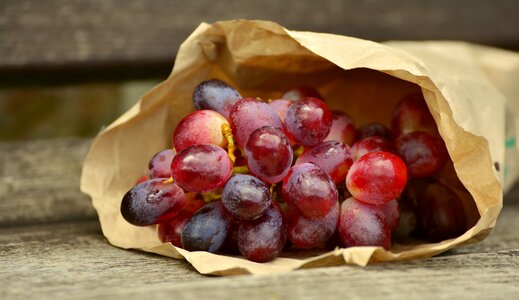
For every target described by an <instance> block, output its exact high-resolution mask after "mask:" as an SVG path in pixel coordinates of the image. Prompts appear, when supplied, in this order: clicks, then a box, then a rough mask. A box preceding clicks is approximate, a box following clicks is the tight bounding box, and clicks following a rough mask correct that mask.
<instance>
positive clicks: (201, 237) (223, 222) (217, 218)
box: [181, 201, 233, 253]
mask: <svg viewBox="0 0 519 300" xmlns="http://www.w3.org/2000/svg"><path fill="white" fill-rule="evenodd" d="M232 222H233V218H232V215H231V214H229V213H228V212H227V211H226V210H225V208H224V207H223V205H222V202H221V201H215V202H211V203H209V204H207V205H205V206H204V207H202V208H200V209H199V210H198V211H197V212H196V213H195V214H194V215H193V217H191V219H190V220H189V221H188V222H187V223H186V225H185V226H184V231H183V232H182V237H181V239H182V248H184V249H186V250H187V251H208V252H211V253H214V252H216V251H218V250H219V249H220V247H222V245H223V243H224V241H225V239H226V237H227V234H228V232H229V229H230V228H231V225H232Z"/></svg>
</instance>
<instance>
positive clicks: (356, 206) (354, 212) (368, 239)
mask: <svg viewBox="0 0 519 300" xmlns="http://www.w3.org/2000/svg"><path fill="white" fill-rule="evenodd" d="M338 231H339V238H340V240H341V243H342V245H343V246H344V247H354V246H380V247H383V248H384V249H386V250H389V249H391V229H390V228H389V224H388V223H387V220H386V217H385V215H384V213H383V212H382V210H381V209H380V208H379V207H377V206H374V205H370V204H365V203H362V202H360V201H357V200H356V199H354V198H353V197H350V198H348V199H346V200H344V202H343V203H342V204H341V210H340V216H339V225H338Z"/></svg>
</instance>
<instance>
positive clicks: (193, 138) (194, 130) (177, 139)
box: [173, 110, 229, 151]
mask: <svg viewBox="0 0 519 300" xmlns="http://www.w3.org/2000/svg"><path fill="white" fill-rule="evenodd" d="M222 125H227V126H228V125H229V122H227V120H226V119H225V118H224V117H223V116H222V115H221V114H219V113H217V112H215V111H212V110H197V111H195V112H192V113H190V114H189V115H187V116H185V117H184V118H183V119H182V120H180V122H179V123H178V125H177V127H176V128H175V132H174V133H173V146H174V147H175V150H177V151H182V150H184V149H186V148H187V147H190V146H194V145H198V144H213V145H216V146H219V147H225V146H226V145H227V140H226V139H225V137H224V135H223V133H222Z"/></svg>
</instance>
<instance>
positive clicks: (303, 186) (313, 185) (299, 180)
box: [282, 163, 338, 218]
mask: <svg viewBox="0 0 519 300" xmlns="http://www.w3.org/2000/svg"><path fill="white" fill-rule="evenodd" d="M282 196H283V199H284V200H285V201H286V202H287V203H288V204H289V205H291V206H293V207H295V208H297V210H298V211H299V212H300V213H301V215H303V216H304V217H307V218H322V217H324V216H326V215H327V214H328V213H329V212H330V210H331V209H332V208H333V206H334V205H335V203H336V202H337V201H338V192H337V187H336V186H335V184H334V183H333V181H332V179H331V178H330V176H328V174H326V173H325V172H324V171H323V170H321V169H320V168H319V167H318V166H317V165H315V164H312V163H303V164H299V165H295V166H293V167H292V168H291V169H290V171H289V172H288V174H287V176H286V177H285V178H284V179H283V188H282Z"/></svg>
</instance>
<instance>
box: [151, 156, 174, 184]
mask: <svg viewBox="0 0 519 300" xmlns="http://www.w3.org/2000/svg"><path fill="white" fill-rule="evenodd" d="M174 156H175V152H174V151H173V150H172V149H166V150H162V151H159V152H158V153H157V154H155V155H154V156H153V157H152V158H151V159H150V162H149V163H148V177H149V178H151V179H153V178H166V179H167V178H170V177H171V161H173V157H174Z"/></svg>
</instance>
